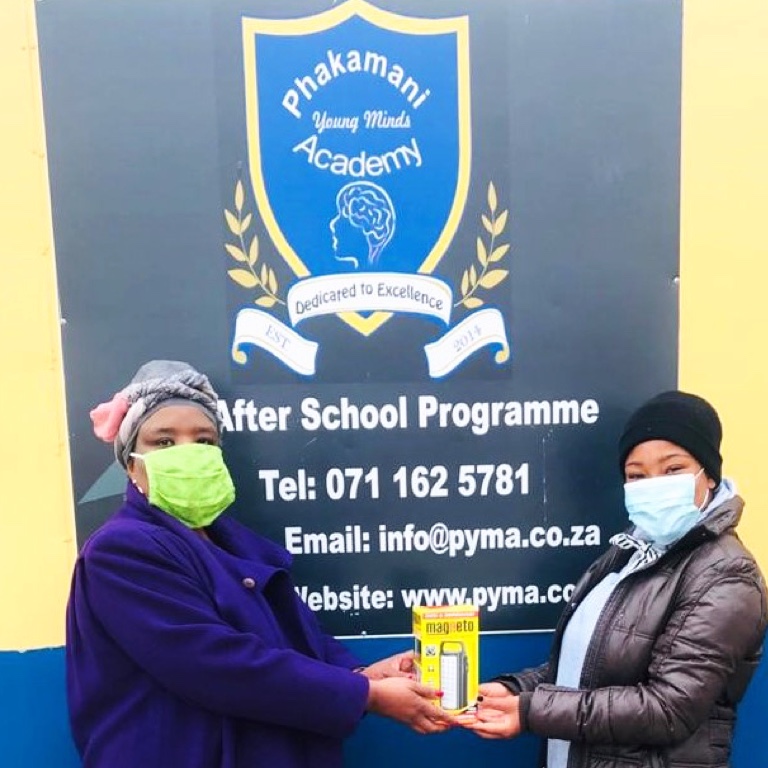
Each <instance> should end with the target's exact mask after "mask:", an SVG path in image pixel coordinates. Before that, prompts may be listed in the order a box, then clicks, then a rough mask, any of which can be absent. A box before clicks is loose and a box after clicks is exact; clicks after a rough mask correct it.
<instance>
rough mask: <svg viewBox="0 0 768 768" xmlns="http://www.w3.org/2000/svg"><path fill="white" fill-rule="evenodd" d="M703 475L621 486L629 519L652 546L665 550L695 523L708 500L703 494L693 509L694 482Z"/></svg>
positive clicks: (698, 473)
mask: <svg viewBox="0 0 768 768" xmlns="http://www.w3.org/2000/svg"><path fill="white" fill-rule="evenodd" d="M703 471H704V469H703V468H702V469H700V470H699V471H698V472H697V473H696V474H695V475H693V474H690V473H686V474H680V475H664V476H662V477H648V478H645V479H643V480H634V481H633V482H631V483H624V504H625V505H626V507H627V512H628V513H629V519H630V520H631V521H632V522H633V523H634V524H635V525H636V526H637V527H638V528H640V529H642V531H643V532H644V533H646V534H647V535H648V537H649V538H650V540H651V541H653V542H654V543H655V544H660V545H662V546H666V545H668V544H671V543H672V542H673V541H677V540H678V539H679V538H681V537H682V536H685V534H686V533H688V531H690V530H691V528H693V526H694V525H696V523H697V522H698V521H699V518H700V517H701V510H702V509H703V508H704V506H705V505H706V503H707V499H708V498H709V491H707V494H706V496H705V498H704V503H703V504H702V506H701V507H697V506H696V501H695V499H696V479H697V478H698V476H699V475H700V474H701V473H702V472H703Z"/></svg>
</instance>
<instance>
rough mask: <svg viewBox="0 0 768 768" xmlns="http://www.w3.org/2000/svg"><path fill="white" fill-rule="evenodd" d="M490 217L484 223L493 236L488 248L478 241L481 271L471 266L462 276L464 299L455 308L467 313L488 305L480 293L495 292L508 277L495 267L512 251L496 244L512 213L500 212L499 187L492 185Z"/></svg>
mask: <svg viewBox="0 0 768 768" xmlns="http://www.w3.org/2000/svg"><path fill="white" fill-rule="evenodd" d="M487 197H488V209H489V211H488V214H485V213H484V214H482V216H481V220H482V222H483V227H484V228H485V230H486V232H487V233H488V234H489V235H490V241H489V242H488V245H487V246H486V244H485V242H484V241H483V238H482V237H480V236H478V238H477V262H478V264H479V265H480V269H479V271H478V268H477V265H475V264H474V263H473V264H471V265H470V266H469V267H467V268H466V269H465V270H464V273H463V274H462V276H461V299H459V300H458V301H457V302H456V303H455V304H454V305H453V306H454V307H458V306H464V307H466V308H467V309H477V308H478V307H482V306H483V304H485V302H484V301H483V299H481V298H480V297H479V296H477V295H476V294H477V292H478V290H479V289H480V288H485V289H486V290H488V289H490V288H495V287H496V286H497V285H499V283H501V282H502V281H504V280H505V279H506V278H507V277H508V276H509V270H508V269H498V268H495V267H492V265H493V264H498V263H499V262H500V261H501V260H502V259H503V258H504V257H505V256H506V255H507V252H508V251H509V243H501V244H497V243H496V238H497V237H500V236H501V234H502V233H503V232H504V228H505V227H506V226H507V219H508V218H509V211H507V210H503V211H501V212H497V208H498V199H497V197H496V187H495V186H494V184H493V182H492V181H491V182H489V184H488V195H487Z"/></svg>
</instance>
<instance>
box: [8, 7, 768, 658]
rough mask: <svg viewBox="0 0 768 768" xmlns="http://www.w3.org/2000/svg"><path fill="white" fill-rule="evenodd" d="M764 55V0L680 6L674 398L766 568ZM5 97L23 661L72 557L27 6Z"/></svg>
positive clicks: (16, 568) (11, 29) (14, 589)
mask: <svg viewBox="0 0 768 768" xmlns="http://www.w3.org/2000/svg"><path fill="white" fill-rule="evenodd" d="M96 1H97V0H94V2H96ZM541 1H542V2H545V1H546V0H541ZM620 1H621V0H616V2H620ZM574 2H577V0H574ZM766 41H768V2H766V0H727V2H726V0H688V1H687V3H686V6H685V33H684V62H683V74H684V77H683V157H682V168H683V182H682V184H683V186H682V190H683V198H682V235H681V329H680V340H681V353H680V362H681V369H680V384H681V386H682V387H683V388H686V389H690V390H693V391H697V392H700V393H701V394H703V395H705V396H706V397H708V398H710V399H711V400H712V401H713V402H714V403H715V405H716V406H717V407H718V409H719V410H720V413H721V415H722V417H723V421H724V424H725V433H726V439H725V445H724V453H725V456H726V471H727V473H728V474H730V475H732V476H734V477H735V478H736V479H737V481H738V483H739V485H740V487H741V488H742V490H743V492H744V494H745V496H746V497H747V500H748V507H747V513H748V514H747V517H746V520H745V522H744V524H743V528H742V531H743V534H744V538H745V540H746V541H747V543H748V544H749V545H750V546H751V547H752V549H753V550H754V551H755V552H756V553H757V555H758V557H759V558H760V560H761V562H762V564H763V566H764V567H765V568H766V569H768V512H767V511H766V510H767V509H768V488H766V486H765V485H764V483H763V482H761V481H762V479H763V477H764V476H765V475H766V474H768V468H766V459H765V458H764V453H765V451H764V443H765V436H766V435H768V408H766V406H765V398H766V394H768V360H766V354H765V352H764V351H763V347H764V346H766V345H765V342H764V336H765V334H766V331H768V296H766V291H765V283H766V279H767V278H768V237H766V234H765V224H766V223H767V222H768V139H766V137H767V136H768V43H767V42H766ZM0 95H1V96H2V103H3V105H4V108H3V109H2V110H0V169H1V171H0V173H1V174H2V176H1V178H2V183H0V403H2V406H3V407H2V417H0V481H1V484H2V502H0V514H1V515H2V518H1V519H2V531H1V535H0V584H1V585H2V589H0V615H1V616H3V621H2V622H0V649H26V648H32V647H41V646H47V645H59V644H61V643H62V642H63V637H64V633H63V623H62V614H63V608H64V601H65V599H66V592H67V588H68V580H69V572H70V569H71V565H72V561H73V558H74V554H75V544H74V524H73V516H72V502H71V497H72V494H71V487H70V479H69V459H68V453H67V442H66V425H65V412H64V400H63V375H62V366H61V348H60V340H59V328H58V313H57V304H56V294H55V262H54V253H53V245H52V238H51V224H50V206H49V196H48V186H47V176H46V159H45V142H44V135H43V130H42V106H41V93H40V83H39V66H38V59H37V50H36V35H35V28H34V7H33V1H32V0H2V3H1V4H0ZM649 343H653V341H652V340H649Z"/></svg>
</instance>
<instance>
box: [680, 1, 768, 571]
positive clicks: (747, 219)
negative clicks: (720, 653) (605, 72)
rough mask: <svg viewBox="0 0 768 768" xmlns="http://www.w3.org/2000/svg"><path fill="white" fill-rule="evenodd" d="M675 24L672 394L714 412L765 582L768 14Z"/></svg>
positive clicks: (694, 8) (735, 10)
mask: <svg viewBox="0 0 768 768" xmlns="http://www.w3.org/2000/svg"><path fill="white" fill-rule="evenodd" d="M684 13H685V17H684V18H685V32H684V38H683V131H682V193H683V194H682V206H681V256H680V258H681V270H680V274H681V280H680V289H681V299H680V300H681V307H680V309H681V313H680V314H681V323H680V386H681V388H682V389H689V390H691V391H695V392H698V393H701V394H702V395H704V396H705V397H707V398H708V399H710V400H711V401H712V402H713V403H714V404H715V406H716V407H717V409H718V411H719V412H720V416H721V418H722V420H723V427H724V444H723V455H724V457H725V466H724V470H725V472H726V473H727V474H729V475H731V476H732V477H734V478H735V480H736V482H737V486H738V487H739V489H740V491H741V492H742V494H743V495H744V497H745V498H746V501H747V507H746V510H745V517H744V521H743V523H742V525H741V527H740V532H741V535H742V538H743V539H744V541H745V542H746V543H747V545H748V546H749V547H750V548H751V549H752V550H753V552H754V553H755V554H756V555H757V557H758V559H759V560H760V563H761V565H762V567H763V570H765V571H768V485H766V482H765V479H766V478H767V477H768V451H766V447H765V443H766V436H768V2H767V1H766V0H687V2H686V3H685V6H684Z"/></svg>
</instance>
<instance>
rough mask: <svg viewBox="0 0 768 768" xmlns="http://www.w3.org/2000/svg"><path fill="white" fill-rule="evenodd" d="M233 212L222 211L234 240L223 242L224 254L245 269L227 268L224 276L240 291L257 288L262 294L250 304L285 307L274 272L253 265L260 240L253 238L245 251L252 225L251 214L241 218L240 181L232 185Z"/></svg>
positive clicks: (242, 192)
mask: <svg viewBox="0 0 768 768" xmlns="http://www.w3.org/2000/svg"><path fill="white" fill-rule="evenodd" d="M234 202H235V213H233V212H232V211H230V210H229V209H227V208H225V209H224V218H225V219H226V222H227V226H228V227H229V231H230V232H231V233H232V234H233V235H234V236H235V237H236V238H237V241H236V242H235V243H226V244H225V245H224V248H226V250H227V253H228V254H229V255H230V256H231V257H232V258H233V259H234V260H235V261H237V262H239V263H240V264H243V265H244V267H238V268H237V269H230V270H228V271H227V274H228V275H229V276H230V278H231V279H232V280H234V281H235V282H236V283H237V284H238V285H240V286H242V287H243V288H256V289H258V290H259V291H260V292H261V295H260V296H258V297H257V298H256V299H254V301H253V303H254V304H257V305H258V306H260V307H264V308H265V309H269V308H271V307H274V306H275V304H283V305H285V301H283V299H281V298H280V295H279V290H280V286H279V285H278V282H277V275H275V270H274V269H272V267H270V266H269V265H267V264H266V263H263V262H262V265H261V269H260V270H259V272H258V273H257V271H256V262H257V261H258V260H259V238H258V236H257V235H254V236H253V237H252V238H251V243H250V245H249V246H248V248H246V247H245V233H246V231H247V230H248V227H250V226H251V221H252V219H253V216H252V215H251V214H250V213H246V214H245V215H243V208H244V206H245V188H244V187H243V182H242V180H241V179H238V180H237V183H236V184H235V200H234Z"/></svg>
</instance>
